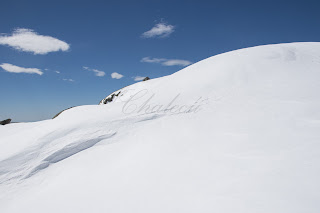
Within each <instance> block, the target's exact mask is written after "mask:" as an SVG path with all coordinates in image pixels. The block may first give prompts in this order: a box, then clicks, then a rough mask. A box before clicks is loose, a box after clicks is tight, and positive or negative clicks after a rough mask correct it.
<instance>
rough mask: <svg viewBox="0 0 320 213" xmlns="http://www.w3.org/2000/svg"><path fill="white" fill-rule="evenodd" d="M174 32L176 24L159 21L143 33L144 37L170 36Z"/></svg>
mask: <svg viewBox="0 0 320 213" xmlns="http://www.w3.org/2000/svg"><path fill="white" fill-rule="evenodd" d="M173 32H174V26H172V25H169V24H166V23H159V24H156V25H155V26H154V27H152V28H151V30H149V31H147V32H144V33H142V35H141V36H142V37H143V38H154V37H158V38H164V37H168V36H169V35H170V34H171V33H173Z"/></svg>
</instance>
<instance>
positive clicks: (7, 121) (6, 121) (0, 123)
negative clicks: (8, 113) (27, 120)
mask: <svg viewBox="0 0 320 213" xmlns="http://www.w3.org/2000/svg"><path fill="white" fill-rule="evenodd" d="M9 123H11V119H10V118H9V119H6V120H3V121H0V125H6V124H9Z"/></svg>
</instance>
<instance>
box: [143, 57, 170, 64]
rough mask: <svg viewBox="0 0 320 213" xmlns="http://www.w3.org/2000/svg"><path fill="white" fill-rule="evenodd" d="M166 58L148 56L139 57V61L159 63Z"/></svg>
mask: <svg viewBox="0 0 320 213" xmlns="http://www.w3.org/2000/svg"><path fill="white" fill-rule="evenodd" d="M166 60H167V59H165V58H150V57H144V58H142V59H141V62H146V63H161V62H164V61H166Z"/></svg>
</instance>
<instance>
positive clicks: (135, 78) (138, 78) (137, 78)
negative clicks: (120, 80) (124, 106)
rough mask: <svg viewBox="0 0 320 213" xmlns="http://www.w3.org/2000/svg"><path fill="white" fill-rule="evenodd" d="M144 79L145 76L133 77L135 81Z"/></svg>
mask: <svg viewBox="0 0 320 213" xmlns="http://www.w3.org/2000/svg"><path fill="white" fill-rule="evenodd" d="M143 79H145V77H142V76H136V77H133V80H134V81H142V80H143Z"/></svg>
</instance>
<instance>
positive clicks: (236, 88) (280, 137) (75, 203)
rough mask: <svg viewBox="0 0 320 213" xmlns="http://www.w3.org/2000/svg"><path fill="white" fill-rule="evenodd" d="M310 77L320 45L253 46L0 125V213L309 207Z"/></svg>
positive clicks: (315, 85)
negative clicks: (43, 116) (40, 116)
mask: <svg viewBox="0 0 320 213" xmlns="http://www.w3.org/2000/svg"><path fill="white" fill-rule="evenodd" d="M319 80H320V43H313V42H310V43H290V44H278V45H266V46H259V47H253V48H247V49H241V50H236V51H232V52H228V53H224V54H220V55H217V56H213V57H211V58H208V59H205V60H203V61H200V62H198V63H196V64H193V65H191V66H189V67H186V68H185V69H183V70H181V71H179V72H177V73H174V74H172V75H170V76H166V77H162V78H158V79H152V80H149V81H145V82H139V83H136V84H133V85H130V86H128V87H125V88H122V89H121V90H118V91H116V92H115V93H116V94H119V95H114V96H113V98H112V101H111V102H109V101H108V104H100V105H95V106H94V105H92V106H79V107H74V108H72V109H69V110H66V111H64V112H62V113H61V114H60V115H59V116H58V117H56V118H55V119H53V120H46V121H41V122H34V123H21V124H19V123H17V124H10V125H6V126H0V191H1V194H0V212H5V213H6V212H10V213H11V212H65V211H66V209H69V210H71V209H72V212H114V213H117V212H121V213H127V212H139V213H143V212H147V213H149V212H173V213H176V212H184V213H186V212H202V213H205V212H224V213H228V212H230V213H234V212H245V213H249V212H252V213H257V212H261V213H263V212H265V213H269V212H273V213H277V212H279V213H283V212H290V213H294V212H309V213H313V212H315V213H316V212H318V211H319V209H320V202H319V201H320V184H319V181H318V179H319V177H320V155H319V150H320V144H319V141H320V110H319V109H320V95H319V91H320V84H319ZM119 92H120V93H119ZM108 97H109V96H108ZM108 97H106V98H105V99H103V100H102V101H103V102H105V101H106V100H107V99H108ZM109 98H110V97H109ZM69 210H68V211H69Z"/></svg>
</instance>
